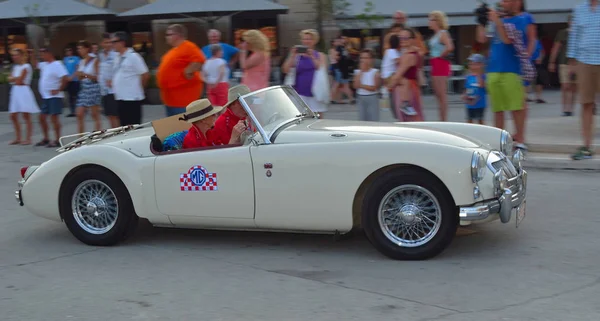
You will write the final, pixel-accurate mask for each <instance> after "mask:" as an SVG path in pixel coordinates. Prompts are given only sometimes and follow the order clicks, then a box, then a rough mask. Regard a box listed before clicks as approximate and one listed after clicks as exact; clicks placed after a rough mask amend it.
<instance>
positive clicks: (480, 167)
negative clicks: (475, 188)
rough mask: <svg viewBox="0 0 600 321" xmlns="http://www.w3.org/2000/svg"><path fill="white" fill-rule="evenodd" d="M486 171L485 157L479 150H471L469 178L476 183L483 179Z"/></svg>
mask: <svg viewBox="0 0 600 321" xmlns="http://www.w3.org/2000/svg"><path fill="white" fill-rule="evenodd" d="M485 172H486V164H485V158H483V155H481V154H480V153H479V152H473V157H471V179H472V180H473V183H477V182H479V181H481V180H482V179H483V177H484V176H485Z"/></svg>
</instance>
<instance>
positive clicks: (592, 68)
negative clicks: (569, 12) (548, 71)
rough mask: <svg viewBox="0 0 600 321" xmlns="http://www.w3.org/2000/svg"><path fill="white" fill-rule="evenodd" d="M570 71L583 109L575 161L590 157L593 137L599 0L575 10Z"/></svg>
mask: <svg viewBox="0 0 600 321" xmlns="http://www.w3.org/2000/svg"><path fill="white" fill-rule="evenodd" d="M567 58H568V59H569V67H570V69H571V71H572V72H573V71H575V70H576V71H577V81H578V83H579V97H580V100H581V104H582V106H583V110H582V112H581V125H582V136H583V146H582V147H581V148H579V149H578V150H577V151H576V152H575V153H574V154H573V155H572V158H573V159H574V160H581V159H587V158H592V157H593V155H594V152H593V151H592V149H591V148H592V140H593V138H594V108H595V106H596V95H597V94H598V89H599V88H600V6H599V1H598V0H587V1H585V2H584V3H582V4H580V5H578V6H577V7H575V10H574V11H573V22H572V25H571V28H570V32H569V45H568V51H567Z"/></svg>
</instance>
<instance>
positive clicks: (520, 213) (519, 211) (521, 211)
mask: <svg viewBox="0 0 600 321" xmlns="http://www.w3.org/2000/svg"><path fill="white" fill-rule="evenodd" d="M526 205H527V201H523V204H521V205H519V207H517V215H516V217H517V227H519V224H521V222H522V221H523V220H524V219H525V207H526Z"/></svg>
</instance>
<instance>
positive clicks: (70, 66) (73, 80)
mask: <svg viewBox="0 0 600 321" xmlns="http://www.w3.org/2000/svg"><path fill="white" fill-rule="evenodd" d="M80 61H81V59H80V58H79V56H76V55H74V54H73V48H70V47H69V48H66V49H65V58H64V59H63V64H65V67H66V68H67V72H68V73H69V76H68V79H69V84H68V85H67V93H68V94H69V108H70V109H71V113H69V114H68V115H67V117H75V103H76V102H77V94H78V93H79V79H77V77H76V76H75V72H77V68H79V62H80Z"/></svg>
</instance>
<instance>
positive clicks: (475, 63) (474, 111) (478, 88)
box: [463, 54, 487, 125]
mask: <svg viewBox="0 0 600 321" xmlns="http://www.w3.org/2000/svg"><path fill="white" fill-rule="evenodd" d="M468 60H469V75H468V76H467V78H466V80H465V93H464V94H463V101H464V102H465V104H466V107H467V122H468V123H473V122H475V121H477V122H478V123H479V124H480V125H484V124H485V121H484V118H485V114H484V113H485V107H486V106H487V97H486V96H487V93H486V91H485V75H484V73H483V72H484V69H485V58H484V57H483V56H482V55H480V54H472V55H471V56H470V57H469V58H468Z"/></svg>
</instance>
